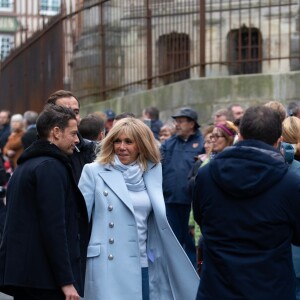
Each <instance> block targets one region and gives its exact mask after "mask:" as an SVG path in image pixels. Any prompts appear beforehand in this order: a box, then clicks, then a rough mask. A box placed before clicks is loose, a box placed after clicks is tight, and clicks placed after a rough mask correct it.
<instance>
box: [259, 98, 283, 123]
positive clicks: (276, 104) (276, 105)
mask: <svg viewBox="0 0 300 300" xmlns="http://www.w3.org/2000/svg"><path fill="white" fill-rule="evenodd" d="M264 106H266V107H270V108H272V109H273V110H275V111H276V112H277V113H278V114H279V117H280V120H281V122H283V120H284V119H285V118H286V115H287V114H286V109H285V107H284V106H283V104H282V103H280V102H278V101H269V102H267V103H266V104H265V105H264Z"/></svg>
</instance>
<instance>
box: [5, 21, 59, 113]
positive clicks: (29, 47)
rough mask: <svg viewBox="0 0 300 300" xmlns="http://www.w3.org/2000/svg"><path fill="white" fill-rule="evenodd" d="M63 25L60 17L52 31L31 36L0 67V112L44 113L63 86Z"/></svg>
mask: <svg viewBox="0 0 300 300" xmlns="http://www.w3.org/2000/svg"><path fill="white" fill-rule="evenodd" d="M62 24H63V23H62V22H61V21H60V19H59V18H58V21H57V22H55V25H53V26H52V27H51V30H44V31H43V32H41V33H40V34H38V35H36V36H34V37H32V38H31V40H29V41H28V42H27V43H26V44H25V45H23V46H22V48H21V49H18V50H16V51H15V52H14V53H13V54H12V55H11V56H10V57H9V58H8V59H7V60H6V61H5V62H4V64H3V65H2V66H1V73H0V99H1V109H9V110H10V111H12V112H14V113H23V112H24V111H25V110H28V109H32V110H36V111H41V110H42V109H43V106H44V103H45V101H46V99H47V98H48V96H49V95H50V94H51V93H52V92H53V90H56V89H61V88H63V87H64V86H63V64H64V43H63V41H64V40H63V31H62Z"/></svg>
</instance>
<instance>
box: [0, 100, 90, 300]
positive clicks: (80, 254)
mask: <svg viewBox="0 0 300 300" xmlns="http://www.w3.org/2000/svg"><path fill="white" fill-rule="evenodd" d="M37 131H38V134H39V137H40V139H38V140H37V141H35V142H33V144H32V145H31V146H30V147H28V148H27V149H26V150H25V151H24V152H23V154H22V155H21V157H20V158H19V161H18V167H17V168H16V170H15V171H14V173H13V175H12V177H11V179H10V181H9V183H8V188H7V198H6V200H7V216H6V223H5V227H4V232H3V239H2V243H1V246H0V290H1V291H2V292H4V293H7V294H10V295H13V296H14V299H15V300H28V299H35V300H38V299H40V300H63V299H67V300H68V299H69V300H71V299H72V300H79V296H83V287H84V278H85V263H86V253H87V244H88V216H87V210H86V206H85V201H84V198H83V196H82V194H81V192H80V190H79V189H78V187H77V184H76V182H75V180H74V178H73V173H72V168H71V166H70V161H69V159H68V155H70V154H72V153H73V151H74V149H75V144H76V143H78V141H79V140H78V137H77V122H76V117H75V114H74V113H73V111H72V110H71V109H69V108H66V107H60V106H56V105H47V106H46V107H45V109H44V111H43V112H42V113H41V114H40V116H39V118H38V120H37Z"/></svg>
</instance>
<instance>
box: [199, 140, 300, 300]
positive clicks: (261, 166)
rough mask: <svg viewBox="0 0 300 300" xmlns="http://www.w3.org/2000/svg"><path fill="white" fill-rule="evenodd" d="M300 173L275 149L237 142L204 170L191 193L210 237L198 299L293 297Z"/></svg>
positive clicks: (206, 240)
mask: <svg viewBox="0 0 300 300" xmlns="http://www.w3.org/2000/svg"><path fill="white" fill-rule="evenodd" d="M299 200H300V177H299V176H297V175H296V174H294V173H293V172H291V171H290V170H288V166H287V165H286V164H285V162H284V159H283V157H282V155H281V154H280V153H279V152H278V151H277V150H276V149H275V148H273V147H271V146H269V145H267V144H265V143H263V142H260V141H254V140H247V141H243V142H239V143H237V144H236V145H235V146H233V147H228V148H226V149H225V150H224V151H223V152H221V153H220V154H218V155H217V156H216V157H215V159H214V160H212V161H211V162H210V163H209V164H208V165H206V166H204V167H203V168H200V169H199V172H198V176H197V178H196V185H195V189H194V196H193V208H194V216H195V220H196V221H197V223H198V224H199V225H200V227H201V232H202V234H203V237H204V249H203V250H204V259H203V261H204V264H203V268H202V273H201V284H200V287H199V290H198V298H197V299H214V300H215V299H222V300H223V299H224V300H226V299H228V300H229V299H230V300H232V299H243V300H245V299H253V300H283V299H285V300H289V299H295V286H294V280H295V274H294V270H293V262H292V254H291V243H294V244H296V245H300V218H299V216H300V201H299Z"/></svg>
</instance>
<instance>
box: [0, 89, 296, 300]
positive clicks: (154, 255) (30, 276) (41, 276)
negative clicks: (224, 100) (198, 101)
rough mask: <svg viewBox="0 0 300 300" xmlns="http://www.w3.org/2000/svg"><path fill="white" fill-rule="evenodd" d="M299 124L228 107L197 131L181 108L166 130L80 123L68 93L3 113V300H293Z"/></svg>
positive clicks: (277, 112) (109, 114)
mask: <svg viewBox="0 0 300 300" xmlns="http://www.w3.org/2000/svg"><path fill="white" fill-rule="evenodd" d="M299 111H300V105H299V104H298V103H292V104H290V105H289V107H287V109H286V108H285V107H284V106H283V105H282V104H281V103H280V102H278V101H269V102H267V103H266V104H265V105H259V106H252V107H249V108H247V110H246V111H244V108H243V107H242V106H241V105H239V104H233V105H231V106H230V107H228V108H222V109H219V110H217V111H216V112H215V113H214V114H213V116H212V122H211V123H210V124H206V125H202V126H200V122H199V119H198V114H197V112H196V111H195V110H194V109H192V108H189V107H182V108H180V109H178V110H177V111H176V112H175V113H174V114H173V115H172V116H171V119H170V120H168V121H167V122H165V123H163V122H162V121H161V120H160V119H159V110H158V109H157V108H156V107H147V108H145V109H144V110H143V111H142V112H141V117H137V116H135V115H134V114H133V113H132V112H122V113H120V114H118V115H117V114H116V113H115V112H114V111H113V110H111V109H106V110H105V111H104V112H101V111H99V112H94V113H91V114H88V115H87V116H85V117H83V118H81V116H80V104H79V101H78V98H77V97H76V96H75V95H74V94H73V93H72V92H70V91H64V90H59V91H56V92H54V93H53V94H51V95H50V96H49V98H48V99H47V101H46V103H45V107H44V110H43V111H42V112H40V113H39V114H38V113H37V112H34V111H26V112H25V113H24V114H23V115H21V114H14V115H11V113H10V112H9V111H7V110H2V111H0V125H1V128H0V149H1V156H2V157H1V158H2V159H1V160H0V186H5V187H6V190H7V192H6V195H2V197H1V193H0V197H1V199H2V201H0V233H1V234H0V238H1V244H0V291H2V292H4V293H6V294H9V295H12V296H13V297H14V299H15V300H29V299H30V300H39V299H40V300H42V299H43V300H56V299H57V300H60V299H61V300H63V299H66V300H78V299H85V300H98V299H99V300H103V299H105V300H116V299H120V300H149V299H151V300H173V299H174V300H175V299H180V300H181V299H184V300H201V299H213V300H219V299H222V300H223V299H228V300H232V299H253V300H257V299H258V300H268V299H270V300H271V299H272V300H273V299H278V300H283V299H300V200H299V199H300V197H299V196H300V175H299V170H300V161H299V160H300V119H299V118H298V113H299ZM299 116H300V114H299ZM1 172H2V173H1ZM298 197H299V198H298Z"/></svg>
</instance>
